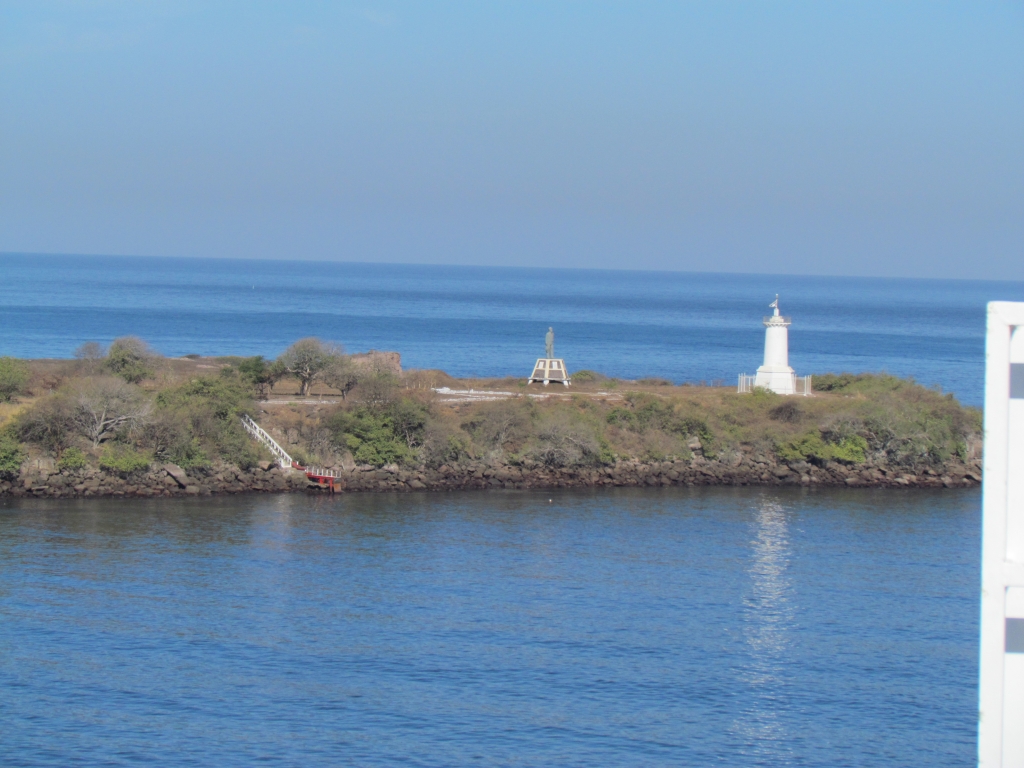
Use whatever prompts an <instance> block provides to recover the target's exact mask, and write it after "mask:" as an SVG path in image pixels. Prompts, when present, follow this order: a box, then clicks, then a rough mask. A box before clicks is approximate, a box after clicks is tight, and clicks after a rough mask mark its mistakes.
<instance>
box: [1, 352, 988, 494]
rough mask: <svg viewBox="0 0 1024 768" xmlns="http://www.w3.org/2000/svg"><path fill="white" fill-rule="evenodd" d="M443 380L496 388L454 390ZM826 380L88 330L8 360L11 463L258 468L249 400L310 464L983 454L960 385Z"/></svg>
mask: <svg viewBox="0 0 1024 768" xmlns="http://www.w3.org/2000/svg"><path fill="white" fill-rule="evenodd" d="M441 385H446V386H449V387H451V388H453V389H457V388H460V387H467V386H471V387H472V388H473V389H474V390H477V391H481V390H482V391H486V390H488V389H491V390H494V391H495V393H496V394H495V395H494V398H493V399H474V400H472V401H465V402H460V401H458V400H452V399H447V400H446V399H444V398H443V397H442V396H441V395H439V394H438V392H437V391H436V390H437V388H438V387H439V386H441ZM814 387H815V390H816V393H817V394H816V396H815V397H809V398H796V397H780V396H778V395H775V394H773V393H771V392H769V391H767V390H762V389H757V390H755V391H754V393H753V394H747V395H740V394H737V393H736V392H735V391H734V390H732V389H731V388H725V387H705V386H686V385H683V386H675V385H673V384H672V382H669V381H666V380H664V379H642V380H639V381H635V382H630V381H622V380H615V379H610V378H607V377H605V376H603V375H601V374H599V373H596V372H592V371H581V372H579V373H577V374H576V375H575V376H574V382H573V387H572V388H571V389H569V390H563V389H562V388H561V387H558V388H551V387H549V388H541V387H537V386H530V387H528V386H527V385H526V383H525V381H524V380H515V379H508V380H500V381H476V380H474V381H472V382H458V381H456V380H454V379H451V378H450V377H448V376H447V375H446V374H443V373H441V372H437V371H433V372H431V371H407V372H404V373H403V372H402V371H401V370H400V369H399V368H398V366H397V365H395V364H394V362H393V361H392V360H389V359H387V358H386V357H385V356H383V355H372V354H371V355H363V356H350V355H347V354H345V352H344V351H343V350H342V349H341V347H339V346H337V345H333V344H328V343H324V342H322V341H320V340H318V339H312V338H311V339H301V340H299V341H297V342H295V344H293V345H292V346H290V347H289V348H288V349H287V350H285V351H284V352H283V353H282V354H281V355H280V357H278V358H277V359H276V360H266V359H264V358H262V357H222V358H200V357H199V356H188V358H187V359H186V358H175V359H167V358H162V357H160V356H159V355H158V354H157V353H156V352H154V351H153V350H152V349H151V348H150V347H149V346H148V345H147V344H146V343H145V342H143V341H141V340H140V339H136V338H133V337H125V338H122V339H117V340H116V341H114V343H113V344H111V345H110V347H109V349H106V350H104V349H102V348H101V347H100V346H99V345H98V344H95V343H90V344H85V345H83V346H82V347H81V348H80V349H79V350H78V352H77V353H76V357H75V359H74V360H69V361H21V360H14V359H11V358H0V401H3V404H2V405H0V476H4V477H8V478H12V477H14V476H16V475H17V473H18V471H19V467H20V466H21V465H22V463H23V462H24V461H25V460H26V459H27V458H29V457H31V456H35V457H41V458H48V459H52V460H53V461H54V462H55V465H56V467H57V468H59V469H64V470H68V471H74V470H77V469H84V468H86V467H98V468H101V469H103V470H105V471H107V472H110V473H116V474H119V475H121V476H127V475H131V474H132V473H135V472H139V471H142V470H145V469H147V468H148V467H150V466H151V465H153V464H154V463H157V464H158V463H171V464H176V465H178V466H179V467H182V468H185V469H198V470H202V469H203V468H205V467H211V466H213V465H215V464H228V465H233V466H236V467H239V468H243V469H245V468H248V467H252V466H254V465H255V464H256V463H258V462H259V461H260V460H264V459H270V458H271V457H270V456H269V455H267V454H266V453H265V452H264V449H263V448H262V447H260V446H259V445H258V444H257V443H255V442H254V441H253V440H252V439H251V438H250V437H249V436H248V434H247V433H246V432H245V431H244V429H243V428H242V425H241V421H240V416H241V415H242V414H250V415H252V416H253V417H254V418H255V419H256V420H257V421H258V422H259V423H260V424H261V425H262V426H264V428H266V429H268V430H269V431H270V432H271V433H272V434H274V435H275V436H276V437H277V439H278V442H280V443H281V444H282V445H283V446H284V447H285V449H286V450H288V451H289V452H290V453H291V454H292V455H293V456H294V457H295V458H296V459H297V460H299V461H300V462H309V463H315V464H318V465H324V466H352V465H369V466H374V467H384V466H388V465H398V466H406V467H422V468H433V469H436V468H440V467H443V466H445V465H449V466H455V465H459V464H460V463H467V462H484V463H487V464H491V465H507V466H519V467H524V468H529V467H551V468H573V467H579V468H596V467H602V466H608V465H613V464H615V463H616V462H617V461H622V460H638V461H645V462H653V461H665V460H670V459H689V458H691V457H693V456H695V455H700V456H703V457H704V458H707V459H718V460H719V461H722V462H733V463H737V462H738V461H739V460H740V457H743V456H744V455H746V456H760V457H764V456H771V457H773V460H776V461H783V462H807V463H809V464H812V465H814V464H816V465H819V466H824V465H827V464H829V463H830V462H832V463H840V464H845V465H851V466H854V465H858V464H863V463H865V462H868V463H871V462H873V463H875V464H879V465H882V464H884V465H888V466H893V467H906V468H908V469H912V468H918V469H921V468H924V467H940V466H942V465H943V464H945V463H947V462H950V461H956V460H960V461H963V460H967V459H968V458H973V457H974V455H975V454H976V453H977V443H978V441H979V436H980V432H981V414H980V412H979V411H978V410H977V409H974V408H967V407H964V406H962V405H961V404H960V403H959V402H957V400H956V399H955V398H954V397H953V396H952V395H949V394H943V393H941V392H939V391H937V390H934V389H929V388H926V387H923V386H921V385H919V384H917V383H915V382H914V381H912V380H910V379H901V378H897V377H894V376H889V375H885V374H857V375H853V374H824V375H819V376H815V377H814ZM541 394H543V395H547V396H546V397H535V396H534V395H541ZM510 395H511V396H510ZM268 398H272V399H273V404H271V403H269V402H268Z"/></svg>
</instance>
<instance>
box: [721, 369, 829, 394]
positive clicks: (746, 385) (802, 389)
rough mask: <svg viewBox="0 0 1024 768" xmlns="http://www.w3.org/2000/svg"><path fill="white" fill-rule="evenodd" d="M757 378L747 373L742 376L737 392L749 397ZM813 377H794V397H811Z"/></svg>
mask: <svg viewBox="0 0 1024 768" xmlns="http://www.w3.org/2000/svg"><path fill="white" fill-rule="evenodd" d="M756 379H757V376H750V375H749V374H746V373H741V374H740V381H739V385H738V386H737V387H736V391H737V392H738V393H739V394H741V395H749V394H750V393H752V392H753V391H754V381H756ZM811 391H812V390H811V377H810V375H807V376H794V377H793V394H794V395H809V394H811Z"/></svg>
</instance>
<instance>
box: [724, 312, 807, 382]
mask: <svg viewBox="0 0 1024 768" xmlns="http://www.w3.org/2000/svg"><path fill="white" fill-rule="evenodd" d="M768 306H769V308H770V309H773V310H775V311H774V313H773V314H771V315H770V316H769V317H766V318H764V325H765V331H764V365H762V366H761V367H760V368H758V369H757V375H756V376H747V375H746V374H740V386H739V391H740V392H750V391H751V390H752V388H753V387H764V388H765V389H769V390H771V391H772V392H775V393H776V394H778V395H809V394H810V393H811V377H810V376H801V377H797V375H796V372H795V371H794V370H793V369H792V368H790V367H789V326H790V325H792V320H790V319H789V318H788V317H783V316H782V315H780V314H779V296H778V294H776V295H775V301H773V302H772V303H771V304H769V305H768Z"/></svg>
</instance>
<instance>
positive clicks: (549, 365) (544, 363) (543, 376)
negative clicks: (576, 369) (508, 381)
mask: <svg viewBox="0 0 1024 768" xmlns="http://www.w3.org/2000/svg"><path fill="white" fill-rule="evenodd" d="M552 381H553V382H555V383H556V384H564V385H565V386H567V387H568V386H569V382H570V379H569V371H567V370H566V369H565V360H563V359H562V358H560V357H542V358H540V359H539V360H537V363H536V365H534V366H533V375H532V376H531V377H530V379H529V381H527V384H533V383H534V382H542V383H543V384H544V386H547V385H548V384H549V383H551V382H552Z"/></svg>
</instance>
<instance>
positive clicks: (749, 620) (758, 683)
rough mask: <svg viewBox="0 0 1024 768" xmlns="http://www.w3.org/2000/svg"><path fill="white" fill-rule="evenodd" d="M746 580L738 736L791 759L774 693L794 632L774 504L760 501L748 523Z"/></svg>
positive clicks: (785, 552) (780, 522) (781, 515)
mask: <svg viewBox="0 0 1024 768" xmlns="http://www.w3.org/2000/svg"><path fill="white" fill-rule="evenodd" d="M751 528H752V529H753V534H754V537H753V540H752V542H751V557H750V564H749V567H748V568H747V573H748V574H749V577H750V587H749V592H748V594H747V595H746V596H745V597H744V600H743V629H744V636H745V640H746V643H747V646H748V649H749V661H748V662H747V664H746V666H745V667H744V669H743V675H742V677H743V679H744V680H745V681H746V682H747V684H748V685H749V686H750V691H751V695H750V701H749V704H748V706H747V707H746V708H745V709H744V711H743V713H742V717H741V718H740V719H739V720H738V721H737V723H736V728H737V730H738V731H739V732H740V733H742V734H744V735H745V736H746V737H747V738H751V739H753V741H754V743H755V744H756V745H757V751H758V752H765V751H769V752H772V753H776V754H779V753H790V752H791V751H792V748H791V741H792V739H791V734H790V733H788V732H787V730H786V725H785V722H784V721H783V719H782V718H781V717H780V716H779V710H778V708H779V704H780V701H779V692H780V691H781V690H784V687H785V685H786V679H785V660H786V657H787V654H789V653H790V650H791V649H790V634H791V632H792V627H793V612H794V609H793V605H792V601H791V599H790V594H791V591H792V585H791V583H790V578H789V574H788V569H789V561H790V556H791V553H790V545H789V536H788V521H787V519H786V510H785V509H784V508H783V506H782V504H781V503H779V501H778V499H776V498H771V497H764V498H762V499H761V500H760V503H759V504H758V506H757V508H756V511H755V513H754V516H753V520H752V521H751Z"/></svg>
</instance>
